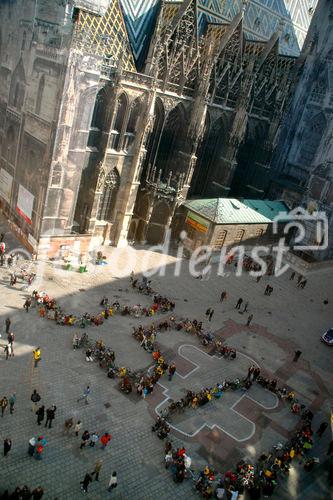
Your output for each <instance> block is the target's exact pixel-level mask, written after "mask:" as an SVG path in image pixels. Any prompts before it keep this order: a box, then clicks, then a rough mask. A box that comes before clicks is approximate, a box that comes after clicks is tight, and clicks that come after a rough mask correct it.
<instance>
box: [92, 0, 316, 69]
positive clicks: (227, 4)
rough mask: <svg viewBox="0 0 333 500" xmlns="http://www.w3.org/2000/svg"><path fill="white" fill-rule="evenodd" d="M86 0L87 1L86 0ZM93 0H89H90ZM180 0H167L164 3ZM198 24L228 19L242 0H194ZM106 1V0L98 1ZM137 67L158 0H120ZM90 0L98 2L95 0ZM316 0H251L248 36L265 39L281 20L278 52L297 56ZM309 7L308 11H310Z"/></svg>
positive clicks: (147, 41)
mask: <svg viewBox="0 0 333 500" xmlns="http://www.w3.org/2000/svg"><path fill="white" fill-rule="evenodd" d="M85 1H87V0H85ZM91 1H92V0H90V2H91ZM181 1H182V0H166V3H173V2H177V3H178V2H181ZM197 1H198V13H199V20H198V21H199V27H200V29H204V27H205V25H206V24H207V22H213V23H223V22H226V21H227V22H228V21H231V19H233V17H235V15H236V14H237V13H238V12H239V11H240V10H241V8H242V0H223V1H221V0H197ZM99 2H105V0H99ZM119 2H120V5H121V8H122V11H123V15H124V20H125V24H126V28H127V32H128V36H129V40H130V43H131V47H132V51H133V55H134V58H135V60H136V62H137V65H138V67H140V66H141V64H142V63H143V61H144V59H145V57H146V54H147V49H148V46H149V43H150V39H151V36H152V34H153V30H154V26H155V22H156V17H157V13H158V7H159V4H160V0H119ZM92 3H98V1H97V0H94V1H93V2H92ZM316 4H317V0H288V2H286V0H250V2H249V5H248V7H247V9H246V12H245V18H244V30H245V34H246V36H247V38H250V39H252V40H268V39H269V38H270V37H271V36H272V34H273V33H274V32H275V31H276V29H277V26H278V24H279V21H280V20H283V22H284V27H283V33H282V35H281V37H280V52H281V53H282V54H284V55H290V56H298V55H299V52H300V49H301V48H302V45H303V42H304V40H305V36H306V33H307V30H308V27H309V24H310V20H311V15H310V12H311V9H314V8H315V7H316ZM309 10H310V12H309Z"/></svg>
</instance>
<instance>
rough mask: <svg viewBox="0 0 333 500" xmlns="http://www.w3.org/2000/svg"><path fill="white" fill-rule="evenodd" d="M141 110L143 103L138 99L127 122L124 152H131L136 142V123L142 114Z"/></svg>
mask: <svg viewBox="0 0 333 500" xmlns="http://www.w3.org/2000/svg"><path fill="white" fill-rule="evenodd" d="M140 109H141V103H140V101H139V99H136V100H135V101H134V102H133V104H132V106H131V111H130V115H129V119H128V122H127V127H126V132H125V136H124V144H123V150H124V151H129V150H130V148H131V146H132V144H133V142H134V138H135V129H136V122H137V120H138V117H139V114H140Z"/></svg>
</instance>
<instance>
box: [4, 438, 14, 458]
mask: <svg viewBox="0 0 333 500" xmlns="http://www.w3.org/2000/svg"><path fill="white" fill-rule="evenodd" d="M11 447H12V441H11V439H9V438H6V439H5V440H4V442H3V456H4V457H7V455H8V453H9V452H10V449H11Z"/></svg>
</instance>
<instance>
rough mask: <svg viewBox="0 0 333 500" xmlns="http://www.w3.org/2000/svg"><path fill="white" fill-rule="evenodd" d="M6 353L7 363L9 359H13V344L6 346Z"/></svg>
mask: <svg viewBox="0 0 333 500" xmlns="http://www.w3.org/2000/svg"><path fill="white" fill-rule="evenodd" d="M4 352H5V354H6V361H7V359H8V358H11V357H12V346H11V344H6V345H5V347H4Z"/></svg>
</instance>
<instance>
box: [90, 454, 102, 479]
mask: <svg viewBox="0 0 333 500" xmlns="http://www.w3.org/2000/svg"><path fill="white" fill-rule="evenodd" d="M102 465H103V461H102V460H101V459H99V460H97V462H96V463H95V467H94V470H93V471H92V473H91V477H93V476H95V481H99V479H98V478H99V474H100V472H101V468H102Z"/></svg>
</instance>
